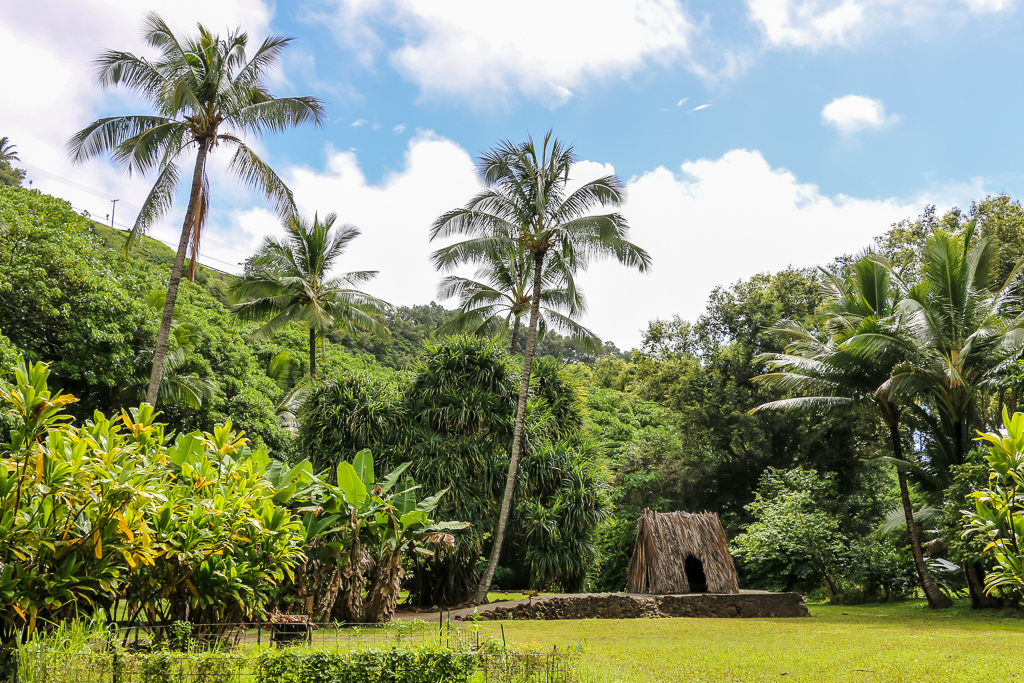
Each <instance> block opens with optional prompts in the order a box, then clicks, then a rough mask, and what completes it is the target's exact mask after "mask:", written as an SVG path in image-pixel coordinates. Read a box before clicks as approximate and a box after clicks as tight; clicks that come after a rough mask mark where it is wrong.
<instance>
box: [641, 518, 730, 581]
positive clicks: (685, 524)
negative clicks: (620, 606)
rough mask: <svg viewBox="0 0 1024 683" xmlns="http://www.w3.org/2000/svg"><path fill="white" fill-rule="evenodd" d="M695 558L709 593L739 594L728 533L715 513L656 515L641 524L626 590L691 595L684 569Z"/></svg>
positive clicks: (644, 519)
mask: <svg viewBox="0 0 1024 683" xmlns="http://www.w3.org/2000/svg"><path fill="white" fill-rule="evenodd" d="M688 556H693V557H695V558H697V559H698V560H700V561H701V564H703V565H704V576H705V577H706V579H707V590H708V593H739V592H740V588H739V583H738V582H737V579H736V568H735V567H734V566H733V564H732V555H730V554H729V546H728V544H727V543H726V540H725V529H723V528H722V523H721V522H720V521H719V520H718V515H717V514H716V513H713V512H701V513H690V512H654V511H652V510H649V509H645V510H644V513H643V515H641V516H640V520H639V521H638V522H637V533H636V545H635V546H634V547H633V557H632V558H630V560H629V574H628V576H627V579H626V590H627V591H629V592H630V593H650V594H654V595H669V594H673V593H689V592H690V582H689V580H688V577H687V576H686V571H685V569H684V565H685V562H686V558H687V557H688Z"/></svg>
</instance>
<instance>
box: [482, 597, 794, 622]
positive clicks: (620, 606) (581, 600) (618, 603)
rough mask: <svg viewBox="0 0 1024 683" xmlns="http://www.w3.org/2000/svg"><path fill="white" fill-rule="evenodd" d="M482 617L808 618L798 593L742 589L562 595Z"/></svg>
mask: <svg viewBox="0 0 1024 683" xmlns="http://www.w3.org/2000/svg"><path fill="white" fill-rule="evenodd" d="M478 614H479V617H480V618H482V619H653V618H659V617H709V618H731V617H743V618H747V617H806V616H807V615H808V613H807V601H806V600H805V599H804V596H802V595H800V594H799V593H765V592H761V591H742V592H740V593H739V594H736V595H725V594H714V595H712V594H706V593H687V594H685V595H639V594H627V593H596V594H585V595H557V596H550V597H541V598H534V599H533V600H531V601H524V602H520V603H518V604H515V605H509V606H507V607H502V606H498V605H495V606H494V607H490V608H487V609H484V610H480V611H479V613H478Z"/></svg>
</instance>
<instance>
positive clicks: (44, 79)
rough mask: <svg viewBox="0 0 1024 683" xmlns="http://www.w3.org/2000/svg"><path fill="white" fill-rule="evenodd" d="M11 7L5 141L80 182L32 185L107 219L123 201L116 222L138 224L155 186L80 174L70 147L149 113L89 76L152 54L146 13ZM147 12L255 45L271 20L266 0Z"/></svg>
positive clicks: (93, 5) (163, 6)
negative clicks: (118, 118)
mask: <svg viewBox="0 0 1024 683" xmlns="http://www.w3.org/2000/svg"><path fill="white" fill-rule="evenodd" d="M8 5H9V6H5V8H4V11H3V12H2V13H0V60H2V61H3V62H4V63H6V64H11V65H15V64H16V65H18V67H17V68H10V69H7V70H6V71H5V74H4V86H5V92H6V96H5V97H3V98H2V99H0V121H3V124H4V129H3V134H4V135H6V136H8V137H9V138H10V139H11V141H12V142H14V143H15V144H16V145H17V146H18V151H19V153H20V156H21V158H22V159H23V160H24V161H25V162H26V164H31V165H32V166H35V167H38V168H40V169H43V170H45V171H46V172H48V173H49V174H51V175H56V176H58V177H60V178H66V179H69V180H71V181H72V182H73V183H75V185H69V184H66V183H63V182H60V181H59V180H57V179H55V178H53V177H51V175H44V174H42V173H39V172H35V171H33V170H32V169H29V173H28V177H29V178H30V179H32V180H33V186H34V187H36V188H39V189H40V190H42V191H43V192H46V193H51V194H55V195H58V196H62V197H65V198H66V199H68V200H69V201H71V203H72V205H74V206H75V207H77V208H80V209H86V210H88V211H90V212H91V213H92V215H93V216H94V217H101V218H102V217H103V216H105V215H107V214H108V213H109V211H110V202H109V198H112V197H120V198H121V199H122V200H123V201H122V202H120V203H118V208H117V222H118V223H120V224H129V225H130V224H131V223H132V222H134V220H135V213H134V211H132V210H131V206H132V204H134V205H138V204H141V203H142V201H143V199H144V198H145V196H146V193H147V192H148V191H149V187H150V184H151V179H150V178H139V177H134V178H130V179H129V178H125V177H124V176H123V175H121V174H119V173H117V172H116V171H115V170H114V169H113V168H112V167H111V166H110V164H109V163H107V162H106V161H103V160H95V161H91V162H88V163H86V164H84V165H82V166H80V167H74V166H72V165H71V162H70V161H69V159H68V157H67V154H66V152H65V149H64V144H65V142H66V141H67V139H68V138H69V137H71V135H72V134H73V133H75V132H76V131H78V130H79V129H81V128H84V127H85V126H86V125H88V124H89V123H90V122H92V121H93V120H95V119H96V118H98V117H99V116H101V115H104V114H116V113H130V112H139V113H143V112H145V111H148V105H146V104H145V103H142V102H140V101H139V100H138V99H137V98H136V97H134V96H133V95H131V94H128V93H125V92H124V91H108V92H104V91H102V90H100V89H99V88H98V87H97V86H96V85H95V83H94V80H93V76H92V72H91V67H92V65H91V62H92V60H93V59H95V57H96V56H97V54H98V53H99V52H100V51H101V50H103V49H106V48H112V49H119V50H127V51H130V52H135V53H136V54H139V53H142V54H149V49H148V48H147V47H146V46H145V45H144V44H143V42H142V38H141V33H140V22H141V19H142V16H143V14H144V11H143V9H140V8H139V3H137V2H133V1H132V0H94V1H92V2H89V3H73V2H62V1H60V0H36V1H35V2H31V3H8ZM145 10H153V11H156V12H157V13H159V14H160V15H161V16H162V17H163V18H164V19H165V20H166V21H167V22H168V23H169V24H170V25H171V27H172V28H173V29H174V30H175V31H179V32H194V31H195V24H196V22H202V23H204V24H205V25H206V26H207V27H208V28H210V29H211V30H213V31H217V32H224V31H226V30H227V29H229V28H230V29H233V28H235V27H236V26H238V25H239V23H242V24H243V26H242V27H243V28H244V29H245V30H247V31H248V32H249V34H250V40H251V41H256V40H262V37H263V36H264V35H265V34H266V32H267V29H268V27H269V24H270V20H271V17H272V11H271V9H270V8H269V7H268V5H267V4H266V3H265V2H263V0H218V2H208V1H207V0H151V1H149V2H147V3H146V7H145ZM218 168H219V167H218ZM213 175H214V174H213V173H211V180H213V182H215V183H216V180H215V179H214V178H213V177H212V176H213ZM76 185H78V186H84V187H88V188H90V189H94V190H97V191H98V192H99V193H100V194H99V195H97V194H94V193H92V192H88V191H85V190H83V189H81V187H76ZM219 189H220V188H219V187H215V188H214V190H215V191H219ZM157 233H158V234H157V236H160V237H164V238H167V237H168V236H170V237H173V234H172V233H160V231H159V230H158V231H157ZM237 260H238V259H237V258H235V259H234V261H237ZM234 261H233V262H234Z"/></svg>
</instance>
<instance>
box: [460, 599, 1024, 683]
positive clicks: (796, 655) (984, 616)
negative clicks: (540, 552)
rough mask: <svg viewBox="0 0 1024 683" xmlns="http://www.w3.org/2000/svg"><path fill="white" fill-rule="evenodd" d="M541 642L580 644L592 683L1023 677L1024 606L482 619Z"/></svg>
mask: <svg viewBox="0 0 1024 683" xmlns="http://www.w3.org/2000/svg"><path fill="white" fill-rule="evenodd" d="M502 625H504V629H505V636H506V638H507V639H508V641H509V642H510V644H511V643H512V642H516V643H532V644H535V645H538V646H542V647H551V646H553V645H559V646H560V647H561V646H564V645H571V644H573V643H577V642H580V641H581V640H582V641H583V642H584V644H585V654H584V656H583V657H582V661H581V666H582V673H583V674H584V675H585V676H586V677H587V679H588V680H592V681H650V682H656V681H666V682H667V681H672V682H673V683H676V682H679V681H687V682H690V681H693V682H704V681H707V682H709V683H710V682H712V681H714V682H716V683H717V682H719V681H743V682H744V683H747V682H758V681H816V682H832V681H843V682H844V683H845V682H846V681H857V682H860V681H886V682H888V681H892V682H900V683H902V682H907V683H910V682H911V681H913V682H915V683H917V682H931V681H935V682H936V683H938V682H940V681H941V682H942V683H949V682H953V681H986V682H990V681H1019V680H1024V614H1020V613H998V612H995V613H994V612H984V611H982V612H972V611H971V610H970V609H968V608H966V607H958V608H955V609H952V610H948V611H944V612H932V611H930V610H928V609H927V607H925V606H924V605H923V604H922V603H919V602H907V603H900V604H894V605H869V606H862V607H834V606H823V605H822V606H816V605H812V606H811V617H810V618H807V619H651V620H602V619H588V620H582V621H505V622H482V623H481V624H480V626H481V628H482V629H483V630H484V632H486V633H489V634H491V635H495V636H497V637H501V626H502Z"/></svg>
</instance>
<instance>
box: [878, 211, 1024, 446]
mask: <svg viewBox="0 0 1024 683" xmlns="http://www.w3.org/2000/svg"><path fill="white" fill-rule="evenodd" d="M1022 262H1024V261H1019V262H1018V263H1017V264H1016V265H1015V266H1014V267H1013V269H1012V270H1011V272H1010V274H1009V276H1008V277H1007V278H1006V280H1004V281H1002V282H996V281H995V274H996V272H997V269H998V267H999V265H1000V264H999V251H998V249H997V248H996V247H995V245H993V244H992V242H991V241H990V240H989V239H980V240H975V227H974V224H970V225H968V227H967V230H966V231H965V232H964V233H963V234H962V235H958V236H955V235H950V234H948V233H938V234H935V235H933V236H931V237H929V238H928V240H927V242H925V246H924V250H923V252H922V258H921V270H920V281H919V282H917V283H915V284H914V285H913V286H910V287H907V288H906V292H905V298H904V300H903V301H902V302H901V304H900V307H901V309H902V311H903V315H904V316H905V320H906V326H907V329H908V330H909V331H910V333H911V334H912V337H913V341H914V345H915V352H916V353H915V355H914V357H913V362H910V363H906V364H905V365H903V366H901V367H900V368H898V369H897V372H896V373H895V374H894V375H893V378H892V382H893V385H894V387H895V388H896V389H897V390H902V391H906V392H918V393H925V394H927V395H929V396H930V397H931V399H932V400H933V401H934V404H935V409H936V412H937V413H938V415H939V417H940V419H941V420H942V421H943V422H944V423H945V426H946V427H947V429H948V431H949V433H951V434H952V440H953V443H952V446H953V448H952V454H953V464H954V465H959V464H962V463H963V462H964V457H965V455H966V453H967V450H968V449H969V448H970V440H971V438H972V435H973V434H974V429H975V428H981V427H983V424H982V419H981V416H980V415H979V411H978V399H979V396H980V395H981V394H982V392H984V391H985V390H986V389H987V388H992V387H995V386H997V385H999V384H1000V383H1001V382H1002V377H1003V371H1004V370H1005V369H1006V366H1007V364H1008V363H1010V362H1012V361H1014V360H1016V359H1017V358H1018V357H1019V356H1020V354H1021V351H1022V350H1024V313H1022V312H1021V303H1022V301H1021V297H1020V275H1021V265H1022ZM887 343H889V340H888V339H886V338H885V337H884V336H883V337H868V338H865V339H864V340H863V342H862V343H861V347H862V348H864V349H865V350H866V351H867V352H869V353H870V352H871V350H872V348H873V347H875V346H876V345H878V344H887Z"/></svg>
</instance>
